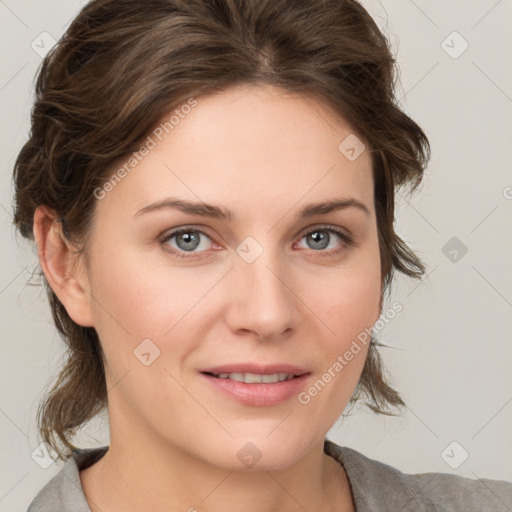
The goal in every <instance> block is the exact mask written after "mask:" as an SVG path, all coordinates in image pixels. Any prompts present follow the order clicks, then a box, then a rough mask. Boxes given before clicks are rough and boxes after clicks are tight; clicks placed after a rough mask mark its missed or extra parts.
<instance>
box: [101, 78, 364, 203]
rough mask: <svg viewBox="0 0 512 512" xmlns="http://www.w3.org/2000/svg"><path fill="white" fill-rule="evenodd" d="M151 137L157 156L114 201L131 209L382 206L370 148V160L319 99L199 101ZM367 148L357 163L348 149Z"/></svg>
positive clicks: (236, 92) (247, 94)
mask: <svg viewBox="0 0 512 512" xmlns="http://www.w3.org/2000/svg"><path fill="white" fill-rule="evenodd" d="M190 104H192V105H194V103H190ZM173 114H174V115H173ZM171 117H172V118H173V122H172V123H171V122H169V121H170V120H171ZM157 130H158V131H157ZM155 134H158V136H157V135H155ZM149 137H150V138H151V140H152V143H151V144H150V145H151V149H150V150H149V151H147V152H146V154H145V156H144V157H143V158H141V159H140V160H137V162H132V163H134V164H135V165H134V166H133V168H132V169H131V170H130V171H129V172H128V173H126V177H125V178H123V179H122V180H121V182H119V183H118V184H117V185H116V186H115V189H114V190H112V192H109V194H108V195H107V201H106V202H113V203H115V202H117V203H119V202H123V201H124V202H125V203H126V201H129V203H130V205H129V207H128V206H126V205H124V207H125V208H126V209H127V210H136V209H139V208H141V207H143V206H144V205H145V204H146V203H148V202H151V201H157V200H159V199H162V198H163V197H164V196H165V195H172V196H179V197H183V198H185V199H190V200H194V201H198V200H202V201H204V202H213V203H221V204H225V205H226V207H228V208H229V209H230V210H237V209H238V208H241V209H243V208H252V207H257V208H260V209H261V208H262V207H264V206H263V205H262V201H265V202H266V206H267V207H268V208H270V209H275V208H276V205H279V204H281V205H283V206H286V205H288V207H291V206H292V204H295V203H298V202H300V201H301V198H304V202H311V201H314V200H316V199H318V198H322V199H324V198H326V197H334V196H336V197H338V196H343V195H345V196H347V197H348V196H350V197H355V198H357V199H359V200H360V201H362V202H365V203H366V204H367V205H368V207H369V208H370V207H371V206H372V203H373V178H372V169H371V158H370V152H369V148H366V149H365V150H364V151H362V150H361V148H362V147H364V146H363V145H362V144H363V143H362V141H360V139H359V138H358V137H357V136H356V135H355V133H354V130H353V129H352V128H351V126H349V124H348V123H347V122H346V121H345V120H344V119H343V118H341V117H340V116H337V115H336V114H335V113H334V112H333V111H332V110H330V109H329V108H328V107H327V105H326V104H325V103H324V102H322V101H319V100H317V99H315V98H313V97H311V96H304V95H298V94H293V93H290V92H287V91H284V90H282V89H279V88H275V87H271V86H266V85H265V86H262V85H258V86H247V85H246V86H238V87H233V88H230V89H228V90H226V91H223V92H221V93H217V94H213V95H209V96H204V97H198V98H196V99H195V105H194V106H193V107H192V108H190V107H188V108H186V109H185V108H184V109H183V110H181V111H180V107H179V106H178V107H175V108H174V109H173V110H172V111H170V112H169V113H168V114H166V115H165V116H164V117H163V118H162V121H161V124H160V125H159V126H157V127H156V128H155V130H153V132H151V133H150V134H149ZM358 140H359V143H360V145H359V146H357V147H356V149H357V151H358V152H360V151H362V152H360V154H358V155H357V158H355V159H353V158H348V157H347V153H346V147H345V146H346V144H345V143H344V141H349V143H350V144H352V145H354V144H353V142H354V141H358ZM356 144H357V142H356ZM349 156H350V154H349ZM121 165H122V163H121V164H118V167H120V166H121ZM113 172H115V169H114V170H113Z"/></svg>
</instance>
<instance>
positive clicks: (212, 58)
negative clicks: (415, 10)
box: [14, 0, 430, 460]
mask: <svg viewBox="0 0 512 512" xmlns="http://www.w3.org/2000/svg"><path fill="white" fill-rule="evenodd" d="M394 66H395V59H394V58H393V55H392V53H391V51H390V47H389V43H388V41H387V39H386V37H385V36H384V35H383V34H382V33H381V32H380V30H379V28H378V27H377V25H376V24H375V22H374V21H373V19H372V18H371V16H370V15H369V14H368V13H367V11H366V10H365V9H364V8H363V7H362V6H361V5H360V4H359V3H358V2H357V1H355V0H300V1H294V2H290V1H288V0H144V1H142V0H123V1H122V2H120V1H119V0H94V1H92V2H90V3H89V4H87V5H86V6H85V7H84V8H83V9H82V11H81V12H80V13H79V14H78V16H77V17H76V18H75V20H74V21H73V22H72V24H71V26H70V27H69V29H68V30H67V31H66V33H65V34H64V35H63V37H62V38H61V39H60V41H59V42H58V44H57V45H56V46H55V47H54V48H53V49H52V50H51V51H50V52H49V54H48V55H47V56H46V58H45V59H44V60H43V62H42V65H41V68H40V70H39V74H38V77H37V83H36V100H35V105H34V107H33V110H32V116H31V132H30V138H29V140H28V141H27V142H26V144H25V145H24V146H23V148H22V149H21V151H20V153H19V155H18V157H17V160H16V162H15V168H14V181H15V199H14V223H15V226H16V227H17V228H18V230H19V232H20V233H21V235H22V236H23V237H26V238H29V239H31V240H33V231H32V230H33V218H34V211H35V209H36V207H38V206H39V205H43V204H44V205H47V206H48V207H49V208H51V209H53V211H54V212H55V213H56V215H57V216H58V218H59V219H60V220H61V222H62V226H63V232H64V235H65V236H66V238H68V239H69V240H70V241H71V242H73V243H74V244H76V247H79V252H81V253H84V255H86V252H85V249H86V247H87V233H88V230H89V229H90V226H91V220H92V218H93V215H94V207H95V203H96V198H95V195H94V193H93V191H94V190H95V189H96V188H97V187H100V186H101V185H102V184H104V183H105V180H108V177H109V175H110V174H111V172H112V168H113V165H114V164H115V163H116V162H118V161H120V160H121V159H123V158H126V157H127V156H129V155H130V154H131V153H132V152H134V151H135V150H137V149H139V147H140V144H141V141H142V140H143V139H144V137H146V136H147V134H148V133H150V131H151V130H152V129H153V128H154V127H155V126H156V125H157V123H158V122H159V121H160V120H161V119H162V117H163V116H164V115H165V114H166V113H169V112H170V110H171V109H172V108H175V107H176V106H179V105H181V104H182V103H185V102H186V101H187V99H189V98H191V97H195V98H197V97H200V96H201V95H207V94H208V95H210V94H214V93H215V92H220V91H222V90H225V89H226V88H228V87H230V86H234V85H237V84H270V85H273V86H278V87H280V88H282V89H283V90H287V91H290V92H294V93H298V94H308V95H311V97H315V98H318V99H320V100H324V101H325V102H327V104H328V105H329V106H330V107H331V108H332V109H333V112H335V113H336V114H338V115H340V116H342V117H343V118H344V119H346V120H347V121H348V122H349V123H350V125H351V126H352V127H353V128H354V129H355V130H356V132H357V133H358V135H359V136H360V137H361V138H362V139H363V140H364V142H365V144H366V146H367V148H368V149H369V150H370V151H371V156H372V164H373V178H374V200H375V208H376V215H377V223H378V238H379V247H380V254H381V269H382V292H383V296H384V294H385V293H386V292H387V291H389V287H390V284H391V282H392V278H393V274H394V271H395V270H397V271H399V272H401V273H403V274H406V275H408V276H410V277H414V278H420V277H421V276H422V275H423V274H424V272H425V267H424V265H423V264H422V262H421V261H420V260H419V259H418V258H417V256H416V255H415V254H414V253H413V252H412V251H411V250H410V249H409V248H408V246H407V245H406V244H405V242H404V241H403V240H402V239H401V238H400V237H399V236H398V235H397V234H396V233H395V231H394V226H393V223H394V197H395V189H396V188H398V187H400V186H402V185H405V184H408V185H410V186H411V192H412V191H414V190H415V189H416V188H417V186H418V185H419V183H420V182H421V179H422V176H423V171H424V168H425V167H426V164H427V161H428V159H429V158H430V145H429V142H428V139H427V137H426V135H425V134H424V132H423V131H422V130H421V128H420V127H419V126H418V125H417V124H416V123H415V122H414V121H413V120H412V119H410V118H409V117H408V116H407V115H406V114H405V113H404V112H403V111H401V110H400V108H399V107H398V105H397V101H396V98H395V89H396V82H397V80H396V75H395V67H394ZM340 142H341V141H340ZM41 277H42V278H43V282H44V285H45V288H46V291H47V294H48V298H49V302H50V305H51V309H52V314H53V318H54V321H55V324H56V327H57V329H58V331H59V332H60V334H61V336H62V338H63V339H64V341H65V343H66V344H67V359H66V363H65V365H64V367H63V368H62V370H61V372H60V374H59V377H58V379H57V381H56V382H55V383H54V385H53V388H52V389H51V391H50V392H49V393H48V394H47V395H46V396H45V397H44V400H42V401H41V403H40V404H39V409H38V427H39V433H40V434H41V436H42V438H43V440H44V441H46V442H47V443H48V444H49V445H50V446H51V447H52V448H53V449H54V450H55V451H56V452H57V455H58V456H59V458H61V459H63V460H65V459H66V458H68V457H69V456H70V453H71V450H72V449H74V448H75V447H74V446H73V444H71V439H72V436H73V435H74V434H75V433H76V431H77V429H78V428H79V427H80V426H82V425H83V424H84V423H85V422H86V421H88V420H89V419H91V418H92V417H94V416H95V415H96V414H97V413H98V412H100V411H101V410H103V409H104V408H105V407H106V406H107V405H108V403H107V390H106V382H105V374H104V367H103V361H102V350H101V345H100V342H99V339H98V336H97V333H96V331H95V329H94V328H91V327H82V326H80V325H78V324H76V323H75V322H74V321H73V320H71V318H70V317H69V315H68V314H67V312H66V309H65V308H64V306H63V305H62V304H61V303H60V301H59V300H58V298H57V296H56V294H55V293H54V292H53V290H52V289H51V287H50V286H49V285H48V282H47V281H46V278H45V277H44V275H43V274H42V273H41ZM379 345H380V346H385V345H382V344H380V343H378V342H376V340H375V339H373V338H372V340H371V344H370V347H369V352H368V356H367V360H366V363H365V366H364V369H363V372H362V375H361V378H360V380H359V382H358V384H357V387H356V390H355V392H354V394H353V396H352V398H351V403H355V401H356V400H357V399H358V398H359V397H360V396H361V395H366V396H367V398H368V399H369V401H368V403H367V404H366V405H367V406H368V407H370V408H371V409H372V410H373V411H375V412H377V413H380V414H390V413H389V412H387V411H386V410H385V409H384V407H386V406H387V405H392V406H395V407H403V406H405V404H404V402H403V401H402V399H401V397H400V395H399V394H398V393H397V392H396V391H395V390H394V389H393V388H392V387H391V386H390V385H388V384H387V383H386V382H385V378H384V369H383V366H382V363H381V359H380V355H379V353H378V351H377V348H376V347H377V346H379ZM59 440H60V442H61V443H62V444H63V447H62V449H61V447H60V446H59Z"/></svg>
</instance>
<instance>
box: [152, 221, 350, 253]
mask: <svg viewBox="0 0 512 512" xmlns="http://www.w3.org/2000/svg"><path fill="white" fill-rule="evenodd" d="M317 231H327V232H330V233H334V234H336V235H338V236H339V237H340V238H341V239H342V240H343V243H342V244H341V245H340V247H339V248H337V249H331V250H330V251H325V250H318V251H315V250H313V249H311V250H312V251H313V252H316V253H318V255H319V256H320V257H334V256H337V255H338V254H340V253H341V252H342V251H344V250H345V249H346V248H347V247H352V246H355V245H356V243H355V240H354V238H353V237H352V236H351V235H349V234H347V233H345V232H344V231H341V230H338V229H336V228H333V227H330V226H317V227H316V228H315V229H311V230H309V231H306V232H305V233H303V234H302V235H301V237H300V238H299V240H302V239H303V238H304V237H305V236H307V235H309V234H311V233H315V232H317ZM189 232H193V233H200V234H202V235H204V236H206V237H208V238H210V239H211V237H210V236H209V235H208V233H206V232H205V231H203V230H201V229H198V228H192V227H187V226H184V227H181V228H178V229H175V230H174V231H171V232H170V233H167V234H165V235H163V236H162V237H161V238H160V239H159V241H160V243H161V244H162V245H166V244H167V242H168V241H169V240H171V239H172V238H173V237H175V236H178V235H181V234H183V233H189ZM164 250H165V251H167V252H168V253H170V254H172V255H173V257H175V258H179V259H198V258H202V257H203V256H193V255H194V254H195V253H193V252H189V253H187V252H186V251H180V252H178V251H176V250H175V249H172V248H169V246H167V247H165V248H164ZM204 252H206V251H204Z"/></svg>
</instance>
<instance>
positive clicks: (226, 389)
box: [199, 364, 312, 407]
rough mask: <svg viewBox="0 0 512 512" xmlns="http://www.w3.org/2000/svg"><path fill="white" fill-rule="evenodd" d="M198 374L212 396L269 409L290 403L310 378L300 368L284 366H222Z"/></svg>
mask: <svg viewBox="0 0 512 512" xmlns="http://www.w3.org/2000/svg"><path fill="white" fill-rule="evenodd" d="M199 374H200V375H201V377H202V378H203V379H204V382H205V383H206V385H207V386H208V387H209V388H210V389H211V390H213V391H214V392H215V393H219V394H220V395H221V396H224V397H226V398H228V399H229V400H235V401H236V402H238V403H241V404H243V405H245V406H250V407H268V406H274V405H279V404H282V403H286V402H288V401H290V400H292V399H293V398H294V397H296V396H297V395H298V394H299V393H300V391H301V390H303V389H304V388H305V387H306V385H307V383H308V382H309V380H310V377H311V375H312V374H311V372H308V371H306V370H304V369H302V368H298V367H296V366H291V365H283V364H280V365H270V366H261V365H255V364H237V365H225V366H218V367H215V368H208V369H206V370H203V371H201V372H200V373H199Z"/></svg>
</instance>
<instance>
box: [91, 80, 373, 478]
mask: <svg viewBox="0 0 512 512" xmlns="http://www.w3.org/2000/svg"><path fill="white" fill-rule="evenodd" d="M196 101H197V103H195V102H190V105H194V106H193V107H191V108H188V107H187V108H183V109H181V110H180V109H178V110H179V113H180V115H177V117H175V118H174V121H173V123H172V126H171V124H168V125H167V127H166V130H167V132H168V133H166V130H162V129H160V130H159V131H156V132H155V133H157V134H159V137H157V136H156V135H155V133H153V134H151V135H152V139H153V140H154V142H155V144H152V143H149V144H148V148H149V147H150V146H151V148H150V149H148V150H147V151H143V152H142V153H144V154H145V156H143V157H141V161H140V162H138V163H137V164H136V165H135V166H133V167H131V170H130V171H129V172H128V173H126V175H125V176H124V177H123V178H122V179H121V180H120V181H119V180H117V181H119V182H118V183H117V182H116V183H117V184H116V185H115V186H111V187H107V188H110V190H109V191H108V192H105V193H102V194H98V196H100V195H101V196H102V197H103V198H102V199H99V200H98V201H97V205H96V211H95V219H94V225H93V229H92V232H91V238H90V246H89V254H90V263H89V266H88V269H87V274H84V276H85V279H86V281H85V283H86V288H87V289H88V290H89V294H90V303H89V307H90V318H91V324H92V325H93V326H94V327H95V329H96V331H97V332H98V335H99V337H100V339H101V344H102V347H103V350H104V353H105V357H106V374H107V388H108V390H109V409H110V422H111V423H110V428H111V439H114V438H116V439H117V440H118V442H120V443H121V442H126V443H130V445H131V446H133V443H135V442H136V443H137V446H140V445H141V443H142V444H144V443H148V442H151V443H153V445H154V443H155V442H157V443H158V444H159V445H160V446H167V447H170V448H172V449H175V450H183V451H184V452H185V453H188V454H192V455H193V456H195V457H197V458H199V459H202V460H205V461H208V462H210V463H212V464H215V465H216V466H219V467H224V468H228V469H234V470H241V469H243V464H246V466H247V467H249V466H250V463H248V461H249V459H250V458H251V457H252V459H251V460H256V459H258V458H259V461H258V466H257V467H258V468H263V469H265V468H267V469H270V468H271V469H280V468H284V467H287V466H289V465H291V464H292V463H293V462H294V461H297V460H299V459H300V458H302V457H303V456H304V455H305V454H306V453H307V452H308V451H309V450H311V449H312V448H313V447H314V446H316V445H318V443H320V442H322V443H323V438H324V435H325V434H326V433H327V431H328V430H329V429H330V428H331V427H332V425H333V424H334V423H335V421H336V420H337V418H338V417H339V416H340V414H341V413H342V411H343V409H344V408H345V406H346V404H347V403H348V401H349V399H350V397H351V395H352V394H353V391H354V388H355V386H356V384H357V381H358V379H359V376H360V374H361V371H362V369H363V366H364V361H365V357H366V354H367V345H363V344H361V343H359V347H360V350H359V351H358V352H357V353H355V350H354V351H353V352H352V355H353V357H352V358H351V359H350V360H347V358H345V357H344V354H345V353H346V352H347V350H349V348H350V347H351V345H352V342H353V341H354V340H357V336H358V334H360V333H361V332H362V331H364V330H365V329H368V328H370V327H371V326H372V325H373V324H374V323H375V322H376V320H377V319H378V316H379V313H380V298H381V274H380V256H379V247H378V238H377V224H376V218H375V209H374V202H373V178H372V170H371V163H370V155H369V151H368V149H366V150H364V151H362V153H361V154H359V153H360V152H361V149H362V148H361V147H360V146H357V145H356V146H354V143H353V139H352V138H350V139H348V140H347V141H345V142H344V144H342V145H341V149H340V147H339V146H340V143H341V142H342V141H344V139H345V138H346V137H348V136H349V135H351V134H352V131H351V128H350V127H349V126H348V125H347V124H346V123H345V122H344V121H343V120H342V119H337V120H335V118H334V117H333V115H332V114H331V113H330V112H329V110H327V109H326V107H324V106H322V105H321V104H319V103H317V102H315V101H314V100H313V99H311V98H308V99H307V100H305V99H302V98H301V97H300V96H292V95H289V94H286V93H284V92H283V91H282V90H279V89H275V88H271V87H269V86H265V87H263V86H260V87H257V88H256V87H237V88H232V89H230V90H228V91H226V92H223V93H221V94H216V95H212V96H209V97H204V98H197V100H196ZM171 114H172V113H169V116H167V117H166V119H165V120H168V119H169V118H170V116H171ZM176 119H178V120H179V122H176ZM336 121H337V122H336ZM169 127H171V128H169ZM162 134H163V135H164V136H162ZM160 139H161V140H160ZM351 147H353V148H354V150H351V149H350V148H351ZM139 156H140V155H139ZM133 163H134V162H133V161H132V164H133ZM120 167H122V165H120V166H119V167H116V168H115V169H113V173H114V172H115V171H116V170H117V169H119V168H120ZM122 175H123V173H121V176H122ZM348 199H352V200H354V201H357V202H358V203H360V204H361V205H363V206H362V207H358V206H347V207H345V208H338V209H333V210H332V211H327V209H324V211H322V208H316V209H315V211H314V212H313V213H312V214H311V215H305V216H304V215H302V212H303V211H304V210H306V212H307V211H308V208H311V206H312V205H316V204H322V203H327V202H330V201H333V200H348ZM173 201H181V204H182V205H188V204H189V203H190V204H192V203H194V205H201V204H202V205H203V206H202V208H201V209H199V208H198V207H197V206H194V207H188V206H187V207H183V208H178V207H172V206H171V203H172V202H173ZM206 205H215V208H213V207H209V206H206ZM365 209H366V210H367V211H365ZM193 210H194V211H193ZM196 210H197V211H196ZM228 211H229V212H230V214H229V216H228V215H225V216H223V217H221V216H220V212H224V213H226V212H228ZM310 213H311V212H310ZM184 227H186V230H184V232H183V233H182V234H181V235H180V234H177V235H176V234H173V231H175V230H176V229H178V228H180V229H181V228H184ZM336 231H339V232H340V233H341V235H339V234H336ZM345 236H348V237H350V238H351V239H352V240H353V243H349V242H347V240H348V239H345V238H344V237H345ZM352 346H353V345H352ZM340 358H343V361H344V363H343V364H341V363H340V360H341V359H340ZM336 362H338V365H336ZM251 365H252V366H251ZM340 365H341V366H342V368H341V369H340ZM329 369H330V374H328V375H327V377H326V373H329ZM208 371H209V372H212V373H216V374H224V375H221V376H220V377H216V376H213V375H208V374H206V373H205V372H208ZM226 373H229V374H230V375H229V376H228V378H227V379H226V378H223V377H226V375H225V374H226ZM279 373H281V374H293V375H296V374H300V373H302V374H303V376H302V377H300V378H298V377H295V378H293V379H291V380H286V381H283V382H277V383H276V382H273V381H274V380H275V379H276V376H275V374H278V375H277V378H283V375H281V376H280V375H279ZM236 374H238V375H236ZM244 374H245V375H244ZM248 374H249V375H248ZM250 374H260V375H261V374H266V375H267V376H266V377H263V379H264V380H265V381H268V382H267V383H265V382H262V383H250V382H246V381H251V380H259V376H256V375H250ZM269 374H274V375H269ZM329 376H330V378H329ZM240 379H242V380H243V381H244V382H240ZM315 383H316V387H315ZM311 388H314V389H313V390H312V391H310V390H311ZM315 390H316V392H315ZM249 443H252V444H249Z"/></svg>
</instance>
